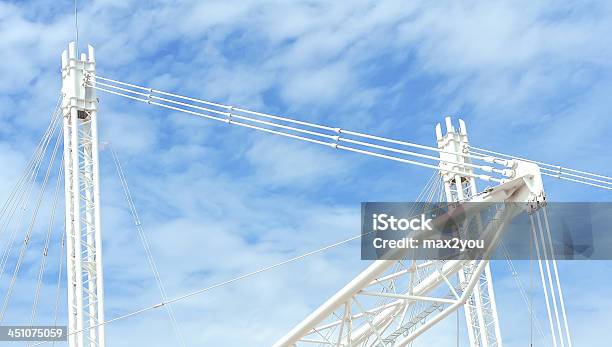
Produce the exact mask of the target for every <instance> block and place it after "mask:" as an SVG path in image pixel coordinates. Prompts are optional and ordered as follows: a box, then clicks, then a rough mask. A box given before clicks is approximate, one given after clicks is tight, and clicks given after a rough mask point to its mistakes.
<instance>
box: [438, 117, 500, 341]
mask: <svg viewBox="0 0 612 347" xmlns="http://www.w3.org/2000/svg"><path fill="white" fill-rule="evenodd" d="M445 123H446V130H447V132H446V134H445V135H442V129H441V126H440V124H437V125H436V139H437V142H438V148H440V149H443V150H444V151H445V152H451V153H440V158H441V159H442V160H452V161H454V162H457V163H470V160H469V159H468V158H467V157H465V156H464V155H461V154H466V153H467V152H466V149H467V148H468V147H467V145H468V136H467V128H466V126H465V122H464V121H463V120H461V119H460V120H459V131H456V129H455V127H454V126H453V125H452V121H451V119H450V117H446V119H445ZM452 153H457V154H452ZM451 169H452V170H454V171H460V172H465V173H466V174H472V173H473V170H472V168H471V167H468V166H464V165H461V164H450V163H447V162H443V161H441V162H440V175H441V176H442V180H443V181H444V190H445V193H446V199H447V201H448V202H456V201H461V200H469V199H471V197H473V196H475V195H476V194H477V193H478V190H477V187H476V180H475V178H474V177H470V176H467V175H466V176H464V175H460V174H451V173H448V171H444V170H451ZM476 225H477V227H480V228H481V227H482V222H481V221H480V220H479V219H478V218H477V220H476ZM464 232H465V233H467V232H469V230H464ZM483 261H486V260H483ZM476 266H477V262H476V261H471V262H469V263H467V264H466V265H465V266H464V268H463V269H462V270H460V271H459V281H460V283H465V282H466V281H468V280H469V279H470V277H471V276H472V275H473V271H474V269H475V268H476ZM485 297H486V298H488V300H484V298H485ZM467 303H468V305H466V306H464V312H465V319H466V323H467V328H468V338H469V341H470V345H471V346H484V347H487V346H490V345H491V346H493V345H495V346H501V345H502V342H501V334H500V333H499V332H500V330H499V322H498V319H497V311H496V306H495V295H494V293H493V285H492V279H491V270H490V266H489V263H488V261H487V263H486V265H485V271H484V272H483V274H482V276H480V278H479V283H478V285H477V286H475V287H474V290H473V292H472V295H471V296H470V298H469V300H468V302H467ZM489 330H492V331H489Z"/></svg>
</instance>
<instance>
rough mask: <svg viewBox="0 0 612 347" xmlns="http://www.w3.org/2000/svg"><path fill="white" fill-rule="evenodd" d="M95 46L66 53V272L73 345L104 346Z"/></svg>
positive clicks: (63, 58)
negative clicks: (94, 87)
mask: <svg viewBox="0 0 612 347" xmlns="http://www.w3.org/2000/svg"><path fill="white" fill-rule="evenodd" d="M95 75H96V62H95V52H94V48H93V47H92V46H88V52H87V54H86V53H82V54H81V55H80V57H79V56H78V52H77V48H76V44H75V43H74V42H71V43H70V44H69V45H68V50H67V51H64V52H63V53H62V96H63V99H62V111H63V116H64V117H63V127H64V170H65V173H66V175H65V178H64V185H65V201H66V210H65V218H66V253H67V256H66V259H67V261H66V267H67V271H66V275H67V277H68V280H67V284H68V285H67V289H68V332H69V333H70V334H71V335H70V336H69V339H68V344H69V346H70V347H80V346H85V345H88V346H96V347H98V346H104V325H101V324H100V323H102V322H104V285H103V274H102V238H101V231H102V230H101V225H100V224H101V223H100V184H99V182H100V179H99V162H98V161H99V159H98V126H97V115H98V112H97V111H98V100H97V98H96V92H95V90H94V89H93V88H91V87H87V86H86V83H85V82H86V81H92V82H93V80H95Z"/></svg>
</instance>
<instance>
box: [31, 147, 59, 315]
mask: <svg viewBox="0 0 612 347" xmlns="http://www.w3.org/2000/svg"><path fill="white" fill-rule="evenodd" d="M63 162H64V158H62V160H61V161H60V166H59V174H58V175H57V181H56V182H55V193H54V194H53V203H52V207H51V217H50V220H49V226H48V228H47V234H46V237H45V243H44V246H43V251H42V254H41V258H40V266H39V268H38V276H37V280H36V290H35V291H34V302H33V304H32V314H31V317H30V325H31V326H33V325H34V323H35V322H36V313H37V306H38V301H39V298H40V289H41V286H42V282H43V277H44V274H45V268H46V265H47V256H48V254H49V244H50V242H51V235H52V233H53V228H54V226H55V212H56V210H57V205H58V201H59V196H60V190H61V182H62V178H63V176H64V165H63Z"/></svg>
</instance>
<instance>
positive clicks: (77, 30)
mask: <svg viewBox="0 0 612 347" xmlns="http://www.w3.org/2000/svg"><path fill="white" fill-rule="evenodd" d="M74 32H75V36H76V37H75V41H74V43H75V44H76V50H77V52H78V51H79V16H78V11H77V0H74Z"/></svg>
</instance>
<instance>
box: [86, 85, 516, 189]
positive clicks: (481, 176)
mask: <svg viewBox="0 0 612 347" xmlns="http://www.w3.org/2000/svg"><path fill="white" fill-rule="evenodd" d="M87 86H89V87H92V88H95V89H97V90H100V91H104V92H107V93H111V94H115V95H118V96H122V97H126V98H129V99H132V100H136V101H140V102H144V103H147V104H150V105H156V106H160V107H163V108H167V109H171V110H174V111H179V112H184V113H188V114H192V115H196V116H200V117H204V118H207V119H211V120H215V121H219V122H223V123H227V124H232V125H238V126H241V127H246V128H250V129H255V130H259V131H263V132H268V133H272V134H276V135H281V136H285V137H291V138H294V139H297V140H302V141H307V142H311V143H316V144H319V145H323V146H327V147H331V148H335V149H342V150H345V151H351V152H356V153H360V154H365V155H369V156H374V157H379V158H383V159H388V160H393V161H398V162H402V163H405V164H412V165H417V166H421V167H426V168H430V169H434V170H440V171H444V172H449V173H454V174H459V175H463V176H468V177H474V178H479V179H482V180H485V181H494V182H498V183H503V182H504V179H500V178H495V177H491V176H489V175H484V174H473V173H470V172H466V171H459V170H454V169H445V168H443V167H440V166H436V165H432V164H426V163H423V162H418V161H414V160H410V159H404V158H399V157H394V156H390V155H386V154H381V153H378V152H372V151H367V150H363V149H359V148H355V147H350V146H344V145H340V144H338V142H340V141H345V142H352V143H356V144H359V145H361V146H367V147H371V148H377V149H383V150H387V151H392V152H398V153H402V154H406V155H412V156H415V154H416V156H419V157H423V158H426V159H431V160H436V161H439V162H444V163H450V164H457V165H459V164H460V165H464V164H462V163H458V162H454V161H447V160H444V159H440V158H437V157H433V156H427V155H424V154H419V153H414V152H409V151H402V150H399V149H395V148H390V147H384V146H380V145H375V144H370V143H365V142H361V141H356V140H350V139H345V138H342V137H340V136H338V135H335V136H334V135H328V134H321V133H316V132H313V131H309V130H303V129H298V128H294V127H289V126H286V125H282V124H281V125H279V124H275V123H271V122H266V121H261V120H250V121H254V122H256V123H260V124H266V125H268V126H273V127H276V128H281V129H286V130H290V131H295V132H300V133H307V134H310V135H315V136H319V137H323V138H328V139H332V140H333V141H331V142H327V141H322V140H318V139H313V138H309V137H304V136H300V135H295V134H291V133H287V132H282V131H278V130H273V129H269V128H264V127H260V126H257V125H252V124H248V123H243V122H239V121H235V120H233V118H239V117H237V116H236V115H235V114H228V116H227V118H222V117H219V116H214V115H210V114H207V113H202V112H195V111H191V110H186V109H184V108H180V107H175V106H170V105H167V104H164V103H159V102H156V101H151V99H150V98H148V99H143V98H139V97H136V96H132V95H128V94H125V93H121V92H117V91H114V90H110V89H106V88H101V87H97V86H94V85H91V84H88V85H87ZM244 118H245V117H240V119H244ZM342 132H344V133H349V132H348V131H344V130H342ZM454 154H455V155H457V153H454ZM469 165H470V166H472V167H474V168H477V169H480V170H483V171H485V172H495V173H505V174H508V172H507V170H501V169H496V168H493V167H490V166H486V165H473V164H469Z"/></svg>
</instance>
